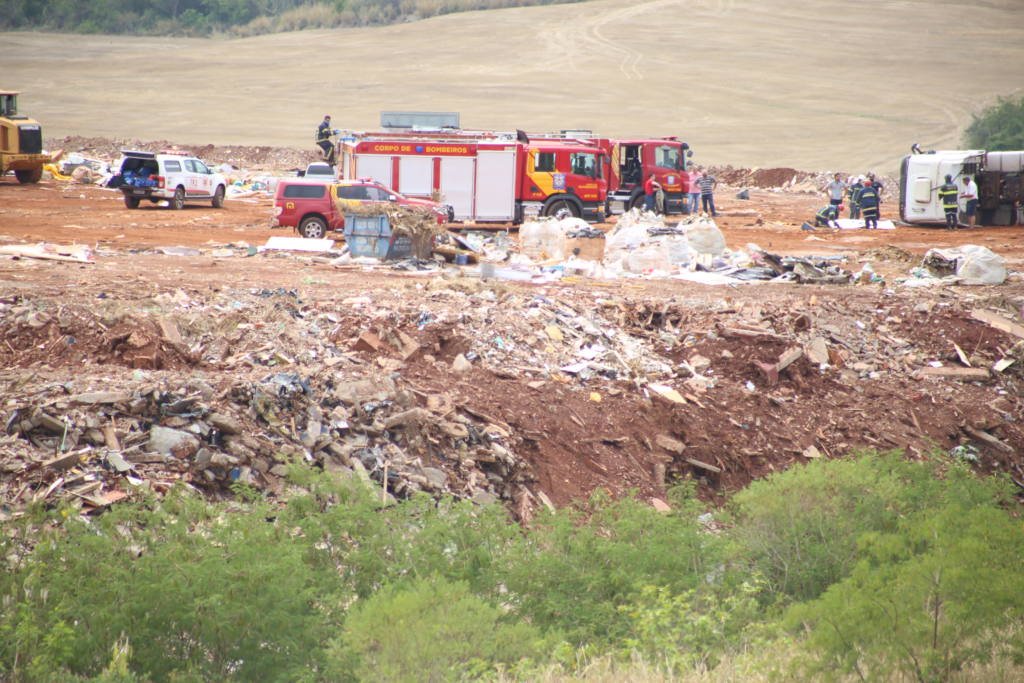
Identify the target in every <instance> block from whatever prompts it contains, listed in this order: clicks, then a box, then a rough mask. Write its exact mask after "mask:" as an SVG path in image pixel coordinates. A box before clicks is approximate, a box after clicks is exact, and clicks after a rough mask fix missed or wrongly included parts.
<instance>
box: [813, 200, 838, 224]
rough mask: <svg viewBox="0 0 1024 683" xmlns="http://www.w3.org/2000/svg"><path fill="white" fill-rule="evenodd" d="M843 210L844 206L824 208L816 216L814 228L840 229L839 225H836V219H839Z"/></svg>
mask: <svg viewBox="0 0 1024 683" xmlns="http://www.w3.org/2000/svg"><path fill="white" fill-rule="evenodd" d="M842 210H843V205H842V204H839V205H836V204H832V203H830V204H829V205H828V206H824V207H822V208H821V209H820V210H819V211H818V213H816V214H814V227H816V228H836V229H838V228H839V224H838V223H836V219H837V218H839V212H840V211H842Z"/></svg>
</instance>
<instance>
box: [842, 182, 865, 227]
mask: <svg viewBox="0 0 1024 683" xmlns="http://www.w3.org/2000/svg"><path fill="white" fill-rule="evenodd" d="M863 189H864V176H857V177H856V178H854V179H853V181H852V182H851V183H850V187H848V188H847V189H846V196H847V198H848V199H849V200H850V218H860V201H859V200H860V191H861V190H863Z"/></svg>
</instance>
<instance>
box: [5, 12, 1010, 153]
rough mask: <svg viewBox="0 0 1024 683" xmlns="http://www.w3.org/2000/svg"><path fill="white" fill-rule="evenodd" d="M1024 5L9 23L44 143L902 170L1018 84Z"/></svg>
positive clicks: (25, 101) (15, 81)
mask: <svg viewBox="0 0 1024 683" xmlns="http://www.w3.org/2000/svg"><path fill="white" fill-rule="evenodd" d="M1022 36H1024V2H1022V1H1021V0H988V1H981V0H979V1H978V2H973V3H965V2H954V1H951V0H917V1H913V0H907V1H903V2H884V1H881V0H863V1H861V2H851V1H850V0H815V1H813V2H793V1H792V0H785V1H784V0H601V1H597V2H587V3H581V4H570V5H553V6H545V7H532V8H522V9H510V10H493V11H488V12H474V13H466V14H456V15H449V16H445V17H439V18H436V19H431V20H428V21H422V22H416V23H408V24H401V25H396V26H389V27H382V28H363V29H343V30H330V31H307V32H297V33H287V34H278V35H271V36H260V37H255V38H247V39H238V40H226V39H225V40H217V39H214V40H196V39H175V38H131V37H109V36H77V35H76V36H67V35H53V34H32V33H5V34H0V44H2V45H3V46H4V47H3V50H2V51H0V88H10V89H16V90H22V91H23V92H24V94H23V95H22V97H21V102H20V104H21V109H22V111H23V113H26V114H29V115H31V116H33V117H35V118H37V119H39V120H40V121H41V122H42V123H43V126H44V133H45V134H46V135H47V136H48V137H51V136H64V135H88V136H107V137H137V138H141V139H145V140H155V139H168V140H173V141H176V142H182V143H207V142H209V143H217V144H250V145H253V144H269V145H288V146H307V145H308V146H312V143H313V129H314V128H315V126H316V124H317V123H319V121H320V118H321V116H322V115H323V114H324V113H328V112H329V113H331V114H333V116H334V122H335V125H338V126H340V127H345V128H351V129H373V128H375V127H376V126H377V123H378V113H379V112H380V111H381V110H384V109H412V110H438V111H458V112H460V113H461V115H462V124H463V126H465V127H467V128H498V129H513V128H523V129H526V130H533V131H540V130H556V129H561V128H591V129H594V130H597V131H600V132H601V133H604V134H608V135H621V136H625V135H640V134H645V135H678V136H679V137H680V138H681V139H683V140H687V141H689V142H690V143H691V145H692V146H693V148H694V150H695V152H694V158H695V159H696V160H698V161H700V162H702V163H707V164H721V163H731V164H734V165H742V166H792V167H797V168H802V169H821V170H823V169H836V170H842V171H849V172H856V171H867V170H875V171H880V172H891V171H893V170H894V169H895V168H896V164H897V163H898V159H899V158H900V157H901V156H902V155H903V154H904V153H906V151H907V150H908V149H909V146H910V144H911V143H912V142H920V143H921V144H922V145H923V146H925V147H926V148H950V147H953V148H955V147H959V146H960V133H961V131H962V129H963V127H964V126H966V125H967V123H969V121H970V114H971V113H972V112H976V111H978V110H979V109H981V108H982V107H984V106H985V105H987V104H989V103H991V102H993V101H994V99H995V98H996V97H997V96H1000V95H1004V96H1005V95H1013V94H1018V93H1020V92H1021V91H1022V90H1024V39H1022Z"/></svg>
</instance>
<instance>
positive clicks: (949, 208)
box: [939, 175, 960, 230]
mask: <svg viewBox="0 0 1024 683" xmlns="http://www.w3.org/2000/svg"><path fill="white" fill-rule="evenodd" d="M959 199H960V189H959V188H958V187H957V186H956V183H954V182H953V176H951V175H947V176H946V182H945V184H943V185H940V186H939V201H941V202H942V210H943V211H945V212H946V229H947V230H956V224H957V211H958V210H959V206H958V201H959Z"/></svg>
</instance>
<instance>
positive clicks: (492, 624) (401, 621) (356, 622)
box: [327, 577, 540, 682]
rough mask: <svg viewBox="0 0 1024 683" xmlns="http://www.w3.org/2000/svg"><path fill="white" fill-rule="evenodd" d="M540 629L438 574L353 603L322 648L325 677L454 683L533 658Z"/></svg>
mask: <svg viewBox="0 0 1024 683" xmlns="http://www.w3.org/2000/svg"><path fill="white" fill-rule="evenodd" d="M539 642H540V635H539V633H538V632H537V631H536V629H534V628H533V627H532V626H530V625H529V624H527V623H525V622H518V623H515V622H511V623H510V622H508V621H506V620H505V619H504V615H503V610H502V609H500V608H499V607H496V606H494V605H492V604H490V603H488V602H486V601H484V600H482V599H480V598H478V597H476V596H475V595H473V594H472V593H471V592H470V590H469V585H468V584H467V583H466V582H463V581H459V582H454V583H453V582H449V581H446V580H445V579H442V578H440V577H431V578H426V579H416V580H414V581H412V582H411V583H409V584H407V585H404V584H400V585H391V586H386V587H384V588H383V589H381V590H380V591H378V592H377V593H375V594H374V595H373V596H372V597H370V598H369V599H367V600H365V601H363V602H360V603H358V604H357V605H356V606H355V608H353V609H352V611H351V613H350V614H349V617H348V619H346V620H345V633H344V635H343V636H342V637H341V638H338V639H336V640H335V641H334V642H333V643H332V645H331V646H330V647H329V649H328V655H327V674H328V676H329V677H330V678H331V679H332V680H354V681H382V682H384V681H396V682H398V681H454V680H463V679H464V678H466V677H469V676H473V677H476V676H479V675H481V674H483V673H485V672H488V671H493V670H495V669H496V667H498V666H499V665H511V664H514V663H516V662H518V661H519V660H521V659H524V658H528V657H532V656H534V655H535V654H536V653H537V651H538V644H539Z"/></svg>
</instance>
